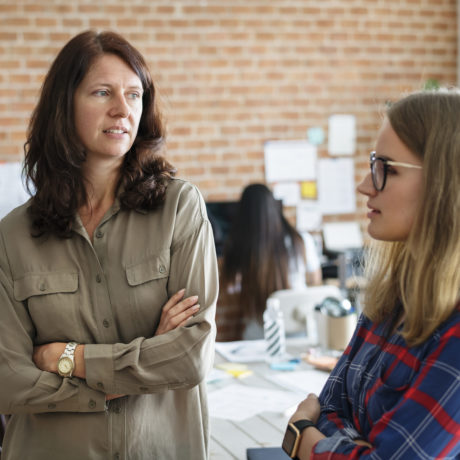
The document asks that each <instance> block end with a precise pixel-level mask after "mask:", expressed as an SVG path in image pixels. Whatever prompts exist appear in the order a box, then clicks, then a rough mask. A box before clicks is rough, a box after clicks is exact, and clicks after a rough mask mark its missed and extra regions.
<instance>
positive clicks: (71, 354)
mask: <svg viewBox="0 0 460 460" xmlns="http://www.w3.org/2000/svg"><path fill="white" fill-rule="evenodd" d="M77 346H78V343H76V342H69V343H68V344H67V345H66V346H65V348H64V352H63V353H62V355H61V356H60V357H59V360H58V373H59V375H60V376H61V377H72V373H73V371H74V368H75V350H76V348H77ZM63 361H66V362H67V363H68V365H70V369H69V370H66V371H63V370H62V369H61V367H62V366H61V363H62V362H63ZM67 367H69V366H67Z"/></svg>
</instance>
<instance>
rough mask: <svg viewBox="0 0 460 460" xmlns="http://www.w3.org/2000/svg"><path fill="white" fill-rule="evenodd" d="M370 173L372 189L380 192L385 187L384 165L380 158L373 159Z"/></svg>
mask: <svg viewBox="0 0 460 460" xmlns="http://www.w3.org/2000/svg"><path fill="white" fill-rule="evenodd" d="M371 171H372V182H373V183H374V187H375V189H376V190H378V191H381V190H382V189H383V186H384V185H385V163H384V162H383V161H382V160H381V159H380V158H374V159H373V161H372V166H371Z"/></svg>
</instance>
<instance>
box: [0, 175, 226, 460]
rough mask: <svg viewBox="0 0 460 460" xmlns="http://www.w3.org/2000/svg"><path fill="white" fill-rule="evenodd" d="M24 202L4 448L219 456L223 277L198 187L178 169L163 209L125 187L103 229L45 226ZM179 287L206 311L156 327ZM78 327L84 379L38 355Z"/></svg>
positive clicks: (81, 458) (92, 457)
mask: <svg viewBox="0 0 460 460" xmlns="http://www.w3.org/2000/svg"><path fill="white" fill-rule="evenodd" d="M26 209H27V204H25V205H23V206H21V207H19V208H17V209H15V210H14V211H13V212H12V213H10V214H9V215H8V216H7V217H5V218H4V219H3V220H2V221H1V222H0V385H1V388H0V413H4V414H12V417H11V419H10V422H9V424H8V427H7V432H6V436H5V440H4V451H3V453H2V460H11V459H15V460H16V459H21V460H22V459H33V460H54V459H56V460H61V459H62V460H86V459H88V460H99V459H101V460H102V459H104V460H107V459H129V460H144V459H145V460H151V459H158V460H168V459H171V460H181V459H184V460H193V459H196V460H202V459H205V458H207V456H208V438H209V426H208V411H207V402H206V393H205V383H204V381H203V380H204V377H205V374H206V372H207V371H208V369H209V368H210V367H211V365H212V361H213V343H214V338H215V324H214V315H215V303H216V298H217V294H218V277H217V265H216V257H215V248H214V242H213V236H212V230H211V226H210V223H209V221H208V219H207V216H206V210H205V205H204V202H203V199H202V197H201V195H200V193H199V192H198V190H197V188H196V187H194V186H192V185H190V184H188V183H187V182H184V181H182V180H179V179H173V180H172V181H171V183H170V185H169V186H168V189H167V193H166V201H165V203H164V206H163V207H162V208H160V209H159V210H156V211H151V212H138V211H133V210H124V209H120V205H119V203H118V201H116V202H115V204H114V205H113V206H112V208H111V209H110V210H109V211H108V212H107V213H106V215H105V216H104V218H103V219H102V221H101V223H100V224H99V226H98V227H97V229H96V231H95V232H94V238H93V242H91V241H90V240H89V238H88V235H87V233H86V231H85V229H84V228H83V227H82V225H81V222H80V221H79V219H78V217H77V219H76V222H77V224H76V225H75V232H74V235H73V236H72V238H68V239H62V238H57V237H55V236H48V237H40V238H33V237H31V236H30V223H29V218H28V215H27V212H26ZM181 288H185V289H186V293H185V295H186V296H190V295H195V294H196V295H198V296H199V304H200V310H199V312H198V313H197V314H196V315H195V316H194V317H193V318H191V319H190V320H189V322H188V323H187V324H186V325H185V326H184V327H181V328H179V329H175V330H173V331H170V332H168V333H166V334H163V335H160V336H155V337H154V332H155V330H156V327H157V325H158V322H159V319H160V315H161V308H162V306H163V305H164V304H165V303H166V301H167V300H168V298H169V297H170V296H171V295H172V294H174V293H175V292H177V291H178V290H179V289H181ZM72 340H73V341H76V342H78V343H82V344H85V345H86V346H85V365H86V380H81V379H78V378H76V377H72V378H62V377H60V376H58V375H56V374H53V373H49V372H44V371H41V370H39V369H38V368H37V367H36V366H35V365H34V363H33V361H32V351H33V346H34V345H39V344H43V343H48V342H55V341H62V342H67V341H72ZM105 394H124V395H127V396H124V397H122V398H119V399H115V400H112V401H110V402H108V403H106V401H105Z"/></svg>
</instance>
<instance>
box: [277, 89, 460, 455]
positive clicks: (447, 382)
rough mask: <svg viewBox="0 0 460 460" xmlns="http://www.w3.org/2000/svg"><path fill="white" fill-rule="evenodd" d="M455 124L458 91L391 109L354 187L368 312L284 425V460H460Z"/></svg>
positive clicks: (459, 184) (459, 135)
mask: <svg viewBox="0 0 460 460" xmlns="http://www.w3.org/2000/svg"><path fill="white" fill-rule="evenodd" d="M459 118H460V94H459V92H458V91H456V90H450V91H447V90H443V91H438V92H420V93H415V94H412V95H410V96H408V97H406V98H404V99H402V100H401V101H399V102H397V103H395V104H393V105H392V106H391V108H390V109H389V110H388V112H387V117H386V119H385V121H384V123H383V126H382V128H381V131H380V133H379V136H378V140H377V144H376V147H375V152H372V153H371V157H370V166H371V173H370V174H368V175H367V176H366V177H365V179H364V180H363V182H362V183H361V184H360V185H359V186H358V191H359V192H360V193H362V194H363V195H365V196H366V197H367V198H368V201H367V207H368V208H369V212H368V214H367V216H368V218H369V225H368V231H369V234H370V236H371V237H372V238H374V239H375V240H377V241H376V242H375V247H374V248H372V250H371V254H372V255H371V258H370V260H369V262H368V264H367V267H368V272H369V273H368V276H369V283H368V288H367V292H366V298H365V309H364V314H363V316H362V317H361V319H360V321H359V324H358V327H357V329H356V331H355V334H354V336H353V338H352V340H351V342H350V344H349V346H348V348H347V350H346V351H345V353H344V355H343V356H342V358H341V359H340V361H339V362H338V364H337V366H336V368H335V369H334V371H333V372H332V374H331V376H330V378H329V380H328V382H327V383H326V385H325V387H324V389H323V390H322V392H321V395H320V396H319V398H317V397H316V396H315V395H309V396H308V398H307V399H306V400H304V401H303V402H302V403H301V404H300V405H299V406H298V408H297V411H296V412H295V414H294V415H293V416H292V418H291V420H290V422H291V423H290V425H289V427H288V430H287V433H286V437H285V441H284V448H285V450H287V451H288V452H289V453H290V455H291V456H292V457H295V456H297V458H299V459H301V460H304V459H325V458H328V459H339V458H340V459H345V458H349V459H352V458H353V459H354V458H363V459H364V458H381V459H387V460H389V459H407V460H409V459H410V460H413V459H434V458H443V459H447V458H452V459H453V458H460V457H459V456H460V303H459V288H460V130H459V126H458V120H459ZM296 440H297V441H298V444H297V446H295V444H294V441H296ZM296 447H298V448H297V449H296Z"/></svg>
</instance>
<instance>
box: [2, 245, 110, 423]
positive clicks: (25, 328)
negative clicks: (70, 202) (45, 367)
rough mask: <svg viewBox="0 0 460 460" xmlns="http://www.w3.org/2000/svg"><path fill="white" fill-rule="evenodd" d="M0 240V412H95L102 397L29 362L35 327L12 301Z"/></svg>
mask: <svg viewBox="0 0 460 460" xmlns="http://www.w3.org/2000/svg"><path fill="white" fill-rule="evenodd" d="M8 272H9V267H8V259H7V256H6V251H5V246H4V243H3V237H1V238H0V377H1V382H2V391H0V412H1V413H3V414H14V413H40V412H68V411H71V412H97V411H103V410H104V408H105V395H104V394H103V393H102V392H100V391H97V390H94V389H92V388H90V387H89V386H88V385H87V383H86V382H85V381H83V380H80V379H77V378H71V379H69V378H65V379H63V378H61V377H59V376H58V375H56V374H53V373H50V372H45V371H41V370H40V369H38V368H37V367H36V366H35V364H34V362H33V361H32V353H33V347H34V342H33V338H34V336H35V328H34V324H33V323H32V320H31V318H30V316H29V313H28V311H27V308H26V306H25V304H24V303H23V302H19V301H17V300H15V298H14V295H13V280H12V278H11V275H10V274H9V273H8Z"/></svg>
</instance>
